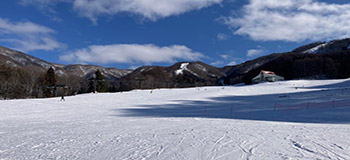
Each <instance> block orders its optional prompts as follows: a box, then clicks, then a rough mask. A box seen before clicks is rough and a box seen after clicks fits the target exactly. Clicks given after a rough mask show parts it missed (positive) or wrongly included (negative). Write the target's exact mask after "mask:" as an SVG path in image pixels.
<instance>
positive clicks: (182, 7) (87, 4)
mask: <svg viewBox="0 0 350 160" xmlns="http://www.w3.org/2000/svg"><path fill="white" fill-rule="evenodd" d="M222 1H223V0H21V4H34V5H37V6H39V7H42V6H44V7H45V6H46V7H47V6H52V5H54V4H56V3H58V2H69V3H72V4H73V8H74V10H75V11H77V12H78V13H79V15H81V16H83V17H87V18H89V19H90V20H91V21H92V22H94V23H97V19H98V17H99V16H103V15H116V14H119V13H122V12H125V13H131V14H136V15H140V16H142V17H144V18H146V19H150V20H152V21H155V20H157V19H159V18H165V17H169V16H173V15H180V14H183V13H186V12H189V11H192V10H199V9H202V8H205V7H208V6H211V5H214V4H220V3H221V2H222Z"/></svg>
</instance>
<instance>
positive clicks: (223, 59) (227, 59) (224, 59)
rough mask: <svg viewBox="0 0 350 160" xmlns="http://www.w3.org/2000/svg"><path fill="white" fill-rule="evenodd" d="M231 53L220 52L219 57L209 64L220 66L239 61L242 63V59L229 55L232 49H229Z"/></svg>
mask: <svg viewBox="0 0 350 160" xmlns="http://www.w3.org/2000/svg"><path fill="white" fill-rule="evenodd" d="M229 52H231V53H228V54H220V55H219V56H220V58H218V59H217V60H216V61H214V62H212V63H210V64H211V65H213V66H216V67H222V66H227V65H229V66H233V65H237V64H239V63H242V62H243V61H244V60H243V59H242V58H237V57H235V56H233V55H230V54H232V52H233V51H229Z"/></svg>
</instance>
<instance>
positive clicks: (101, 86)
mask: <svg viewBox="0 0 350 160" xmlns="http://www.w3.org/2000/svg"><path fill="white" fill-rule="evenodd" d="M94 85H95V87H94V88H95V91H97V92H107V91H108V85H107V82H106V81H105V78H104V76H103V75H102V73H101V71H100V70H97V71H96V72H95V77H94Z"/></svg>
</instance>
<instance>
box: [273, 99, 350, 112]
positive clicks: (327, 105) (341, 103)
mask: <svg viewBox="0 0 350 160" xmlns="http://www.w3.org/2000/svg"><path fill="white" fill-rule="evenodd" d="M331 107H332V108H340V107H350V101H345V100H342V101H335V100H334V101H330V102H320V103H315V102H307V103H301V104H296V105H283V104H277V103H276V104H275V108H274V109H275V110H293V109H296V110H297V109H311V108H331Z"/></svg>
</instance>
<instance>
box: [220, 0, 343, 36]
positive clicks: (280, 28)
mask: <svg viewBox="0 0 350 160" xmlns="http://www.w3.org/2000/svg"><path fill="white" fill-rule="evenodd" d="M223 20H224V23H226V24H227V25H229V26H230V27H231V28H232V29H233V30H234V34H237V35H248V36H249V37H251V38H252V39H253V40H263V41H271V40H272V41H274V40H282V41H295V42H298V41H305V40H313V41H315V40H329V39H337V38H344V37H349V36H350V3H349V4H331V3H324V2H317V1H315V0H283V1H281V0H250V3H249V4H247V5H246V6H244V8H243V15H242V17H238V18H237V16H232V17H226V18H223Z"/></svg>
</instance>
